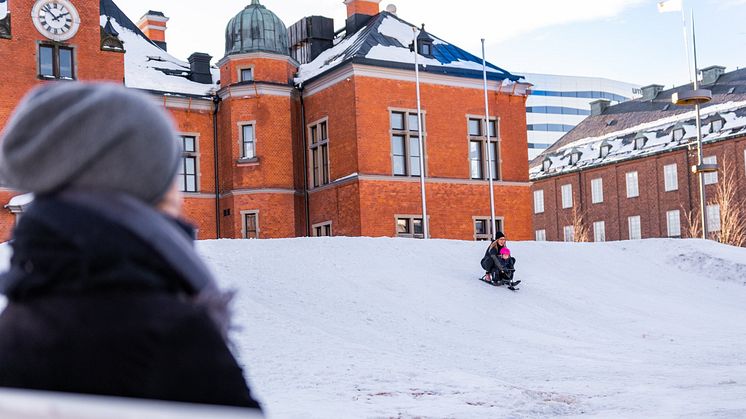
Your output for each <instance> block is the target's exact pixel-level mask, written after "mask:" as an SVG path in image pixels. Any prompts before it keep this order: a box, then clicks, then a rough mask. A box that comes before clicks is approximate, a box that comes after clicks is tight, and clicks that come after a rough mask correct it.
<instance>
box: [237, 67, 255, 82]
mask: <svg viewBox="0 0 746 419" xmlns="http://www.w3.org/2000/svg"><path fill="white" fill-rule="evenodd" d="M240 71H241V76H240V78H241V80H240V81H254V69H253V68H242V69H241V70H240Z"/></svg>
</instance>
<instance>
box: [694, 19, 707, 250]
mask: <svg viewBox="0 0 746 419" xmlns="http://www.w3.org/2000/svg"><path fill="white" fill-rule="evenodd" d="M692 50H693V55H694V90H695V91H696V90H697V89H698V88H699V83H698V81H697V73H698V72H699V70H698V69H697V36H696V34H695V31H694V9H692ZM694 108H695V109H696V111H697V167H698V168H701V167H702V163H703V162H702V160H703V158H702V121H700V103H699V102H696V103H695V105H694ZM697 174H698V178H699V211H700V213H701V216H700V220H701V222H702V238H703V239H705V240H706V239H707V213H706V211H705V209H706V202H707V201H706V198H705V174H704V172H703V171H701V170H698V173H697Z"/></svg>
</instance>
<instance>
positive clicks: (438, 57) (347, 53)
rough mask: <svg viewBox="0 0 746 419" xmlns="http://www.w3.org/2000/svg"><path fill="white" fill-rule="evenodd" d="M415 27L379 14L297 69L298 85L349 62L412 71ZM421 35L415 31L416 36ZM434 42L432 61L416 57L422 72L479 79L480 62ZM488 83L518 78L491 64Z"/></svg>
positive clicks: (453, 48)
mask: <svg viewBox="0 0 746 419" xmlns="http://www.w3.org/2000/svg"><path fill="white" fill-rule="evenodd" d="M413 28H414V29H416V26H414V25H412V24H410V23H408V22H405V21H404V20H402V19H400V18H398V17H397V16H396V15H393V14H391V13H389V12H381V13H379V14H378V15H376V16H374V17H373V18H371V20H370V21H369V22H368V23H367V24H366V25H365V27H363V28H362V29H360V30H359V31H357V32H355V33H353V34H348V36H346V37H345V38H344V39H342V40H340V41H339V42H338V43H337V44H336V45H335V46H334V47H332V48H330V49H328V50H326V51H324V52H323V53H321V55H319V56H318V57H317V58H316V59H314V60H313V61H311V62H310V63H308V64H304V65H302V66H300V69H299V71H298V77H297V78H296V79H295V81H296V82H297V83H298V84H302V83H307V82H309V81H312V80H314V79H316V78H317V77H319V76H321V75H322V74H324V73H327V72H329V71H331V70H332V69H334V68H337V67H339V66H341V65H342V64H346V63H349V62H352V63H360V64H370V65H375V66H381V67H390V68H401V69H413V68H414V54H413V53H412V51H410V49H409V45H410V44H411V43H412V41H413V38H414V32H413V31H412V29H413ZM419 33H420V31H419V30H417V34H418V35H419ZM430 36H431V38H432V39H433V48H432V58H430V57H426V56H424V55H419V56H418V58H417V60H418V63H419V64H421V65H422V66H423V67H424V70H423V71H426V72H428V73H434V74H446V75H453V76H461V77H469V78H482V59H481V58H479V57H477V56H475V55H473V54H470V53H468V52H466V51H464V50H463V49H461V48H459V47H457V46H455V45H452V44H450V43H448V42H445V41H443V40H442V39H439V38H438V37H436V36H433V35H432V34H430ZM487 77H488V78H489V79H491V80H508V81H517V80H518V79H520V78H521V76H517V75H514V74H511V73H509V72H508V71H506V70H503V69H502V68H500V67H497V66H495V65H494V64H491V63H489V62H488V63H487Z"/></svg>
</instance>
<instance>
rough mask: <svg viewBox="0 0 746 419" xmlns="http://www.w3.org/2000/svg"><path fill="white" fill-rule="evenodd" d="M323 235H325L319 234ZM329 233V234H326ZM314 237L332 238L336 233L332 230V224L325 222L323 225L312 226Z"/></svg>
mask: <svg viewBox="0 0 746 419" xmlns="http://www.w3.org/2000/svg"><path fill="white" fill-rule="evenodd" d="M319 233H323V234H319ZM326 233H329V234H326ZM311 235H312V237H332V236H333V235H334V231H333V230H332V222H331V221H324V222H323V223H317V224H314V225H312V226H311Z"/></svg>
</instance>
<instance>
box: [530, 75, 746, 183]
mask: <svg viewBox="0 0 746 419" xmlns="http://www.w3.org/2000/svg"><path fill="white" fill-rule="evenodd" d="M701 88H703V89H708V90H711V91H712V101H710V102H709V103H707V104H706V105H703V106H702V109H701V119H700V120H701V122H702V140H703V142H705V143H708V142H715V141H721V140H725V139H728V138H733V137H742V136H746V69H741V70H736V71H732V72H730V73H725V74H722V75H721V76H720V77H719V78H718V79H717V80H716V81H715V82H714V83H711V84H709V85H704V86H701ZM691 89H692V87H691V85H689V84H687V85H684V86H678V87H675V88H673V89H669V90H665V91H662V92H660V93H658V95H657V96H656V97H655V98H654V99H653V100H643V99H642V98H640V99H635V100H631V101H628V102H623V103H620V104H618V105H614V106H610V107H608V108H607V109H606V110H605V111H604V112H603V113H601V114H600V115H593V116H589V117H588V118H586V119H585V120H583V121H582V122H581V123H580V124H578V125H577V126H576V127H575V128H574V129H573V130H572V131H570V132H568V133H567V134H566V135H565V136H563V137H562V138H560V139H559V141H557V142H556V143H554V144H553V145H552V146H551V147H549V148H548V149H546V150H545V151H544V152H543V153H541V154H540V155H539V156H537V157H536V158H534V159H533V160H532V161H531V163H530V165H529V166H530V169H529V174H530V177H531V179H532V180H539V179H542V178H545V177H550V176H556V175H559V174H562V173H567V172H573V171H577V170H582V169H587V168H591V167H595V166H601V165H605V164H610V163H615V162H619V161H624V160H630V159H636V158H641V157H645V156H648V155H652V154H658V153H662V152H667V151H671V150H674V149H678V148H683V147H687V146H688V145H689V144H691V143H693V142H695V141H696V137H697V131H696V112H695V110H694V107H692V106H677V105H674V104H672V103H671V96H672V95H673V94H674V93H677V92H686V91H689V90H691Z"/></svg>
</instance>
